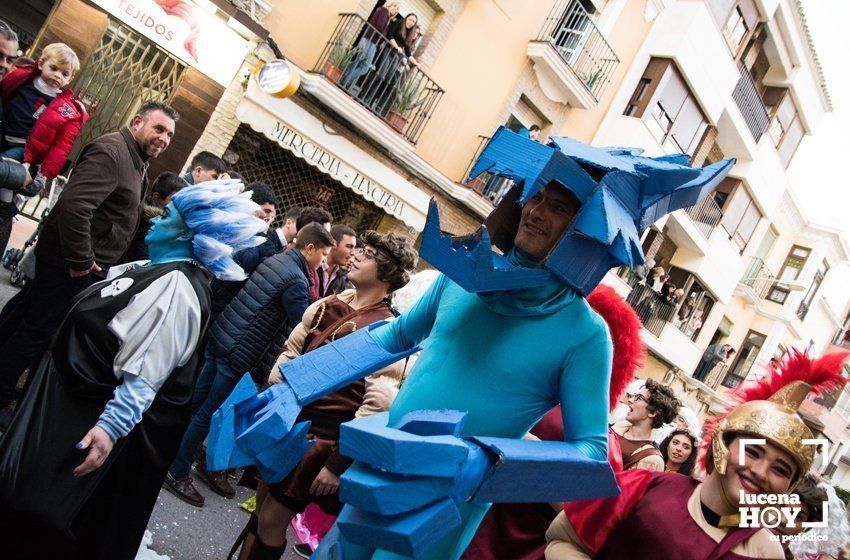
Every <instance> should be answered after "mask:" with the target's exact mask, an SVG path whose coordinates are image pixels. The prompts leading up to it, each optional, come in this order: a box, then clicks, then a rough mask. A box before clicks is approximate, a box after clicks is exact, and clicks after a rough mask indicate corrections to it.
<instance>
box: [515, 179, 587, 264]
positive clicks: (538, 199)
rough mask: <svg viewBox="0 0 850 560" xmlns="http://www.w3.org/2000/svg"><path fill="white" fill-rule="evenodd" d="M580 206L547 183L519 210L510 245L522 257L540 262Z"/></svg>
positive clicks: (563, 190)
mask: <svg viewBox="0 0 850 560" xmlns="http://www.w3.org/2000/svg"><path fill="white" fill-rule="evenodd" d="M579 208H580V204H579V203H578V201H577V200H576V199H575V197H574V196H573V195H572V194H571V193H570V192H569V191H567V189H565V188H564V187H562V186H560V185H557V184H555V183H550V184H548V185H546V186H545V187H543V188H542V189H541V190H540V191H539V192H538V193H537V194H535V195H534V196H533V197H531V200H529V201H528V202H526V203H525V206H523V207H522V215H521V217H520V220H519V229H518V230H517V234H516V237H515V238H514V245H515V246H516V248H517V249H519V250H520V251H521V252H522V253H523V254H524V255H525V256H526V257H528V258H530V259H532V260H536V261H543V260H544V259H545V258H546V257H547V256H549V253H550V252H551V251H552V249H554V248H555V245H557V244H558V242H559V241H560V240H561V237H563V235H564V233H565V232H566V231H567V228H569V227H570V224H571V223H572V221H573V218H575V216H576V214H577V213H578V211H579Z"/></svg>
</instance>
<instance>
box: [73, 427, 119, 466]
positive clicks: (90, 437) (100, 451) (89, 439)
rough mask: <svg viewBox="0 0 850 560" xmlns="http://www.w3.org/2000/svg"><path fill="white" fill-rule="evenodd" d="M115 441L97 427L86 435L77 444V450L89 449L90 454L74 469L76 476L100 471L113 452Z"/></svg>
mask: <svg viewBox="0 0 850 560" xmlns="http://www.w3.org/2000/svg"><path fill="white" fill-rule="evenodd" d="M112 446H113V441H112V438H111V437H109V434H107V433H106V432H105V431H104V430H103V428H101V427H100V426H95V427H94V428H92V429H91V430H89V432H88V433H87V434H86V435H85V437H84V438H83V439H82V441H80V443H78V444H77V449H79V450H84V449H88V450H89V454H88V455H86V459H85V461H83V462H82V463H80V466H78V467H77V468H76V469H74V476H85V475H87V474H89V473H90V472H94V471H95V470H97V469H99V468H100V467H101V465H103V462H104V461H106V458H107V457H109V453H110V452H111V451H112Z"/></svg>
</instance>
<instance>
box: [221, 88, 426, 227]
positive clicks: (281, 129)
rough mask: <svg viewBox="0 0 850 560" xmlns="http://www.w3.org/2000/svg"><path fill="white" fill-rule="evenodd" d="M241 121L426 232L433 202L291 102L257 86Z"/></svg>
mask: <svg viewBox="0 0 850 560" xmlns="http://www.w3.org/2000/svg"><path fill="white" fill-rule="evenodd" d="M236 116H237V118H238V119H239V120H240V121H241V122H243V123H245V124H247V125H248V126H250V127H251V128H253V129H254V130H256V131H257V132H259V133H261V134H263V135H265V136H266V137H268V138H269V139H271V140H273V141H274V142H276V143H277V144H278V145H279V146H280V147H281V148H282V149H284V150H287V151H289V152H291V153H292V154H293V155H295V156H296V157H298V158H301V159H302V160H304V162H305V163H307V164H309V165H311V166H313V167H315V168H316V169H318V170H320V171H321V172H323V173H325V174H327V175H328V176H330V177H331V178H332V179H334V180H336V181H338V182H340V183H342V184H343V185H344V186H345V187H347V188H349V189H351V190H353V191H354V192H355V193H357V194H358V195H360V196H361V197H363V198H364V199H366V200H368V201H369V202H371V203H373V204H375V205H376V206H378V207H379V208H381V209H382V210H383V211H384V212H386V213H387V214H390V215H392V216H394V217H396V218H398V219H399V220H401V221H402V222H404V223H405V224H406V225H408V226H409V227H411V228H413V229H415V230H416V231H422V230H423V229H424V227H425V218H426V215H427V212H428V202H429V200H430V197H429V196H428V195H427V194H425V193H424V192H423V191H421V190H420V189H419V188H417V187H416V186H415V185H413V184H412V183H410V181H407V180H406V179H404V178H403V177H402V176H401V175H399V174H398V173H396V172H395V171H393V170H392V169H390V168H388V167H387V166H386V165H384V164H382V163H381V162H379V161H377V160H376V159H375V158H374V157H372V156H371V155H370V154H369V153H368V152H366V151H365V150H363V149H362V148H360V147H359V146H357V145H355V144H354V143H352V142H351V141H349V140H347V139H346V138H345V137H344V136H341V135H339V134H333V133H331V132H329V131H328V130H327V129H326V127H325V123H323V122H322V121H321V120H320V119H318V118H317V117H315V116H313V115H312V114H311V113H309V112H307V111H306V110H305V109H302V108H301V107H300V106H298V104H296V103H295V102H294V101H292V100H290V99H278V98H276V97H272V96H271V95H268V94H267V93H265V92H264V91H262V90H261V89H260V87H259V86H258V85H257V83H256V82H255V81H254V80H250V81H249V83H248V90H247V91H246V92H245V95H244V96H243V98H242V101H241V102H240V103H239V106H238V107H237V108H236Z"/></svg>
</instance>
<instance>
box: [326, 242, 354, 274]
mask: <svg viewBox="0 0 850 560" xmlns="http://www.w3.org/2000/svg"><path fill="white" fill-rule="evenodd" d="M356 246H357V240H356V239H355V238H354V236H353V235H343V236H342V239H340V240H339V242H338V243H337V244H336V247H334V248H333V249H331V254H330V255H329V256H328V264H329V265H331V266H338V267H340V268H342V269H343V270H348V265H349V264H351V259H352V257H354V249H355V247H356Z"/></svg>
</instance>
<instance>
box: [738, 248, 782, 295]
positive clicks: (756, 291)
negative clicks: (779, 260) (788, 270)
mask: <svg viewBox="0 0 850 560" xmlns="http://www.w3.org/2000/svg"><path fill="white" fill-rule="evenodd" d="M740 284H741V285H742V286H746V287H747V288H748V289H749V290H750V291H752V293H753V295H755V296H756V298H758V299H759V300H763V299H765V298H766V297H767V295H768V293H769V292H770V289H771V288H772V287H773V286H774V285H775V284H776V275H774V274H773V273H772V272H771V271H770V269H768V268H767V265H765V264H764V261H763V260H761V259H760V258H758V257H753V258H752V260H750V264H749V266H747V270H746V271H745V272H744V276H743V277H742V278H741V281H740ZM753 303H758V302H757V301H754V302H753Z"/></svg>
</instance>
